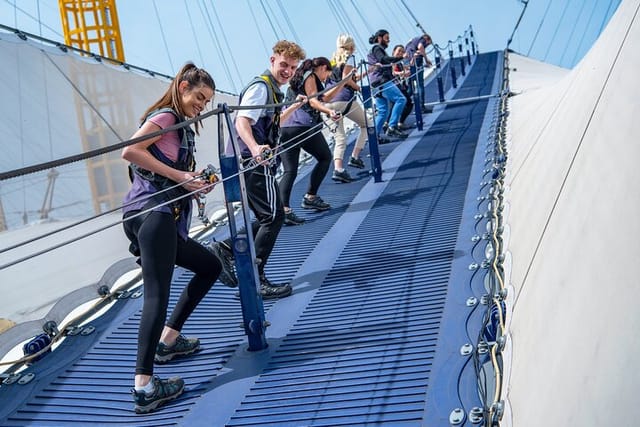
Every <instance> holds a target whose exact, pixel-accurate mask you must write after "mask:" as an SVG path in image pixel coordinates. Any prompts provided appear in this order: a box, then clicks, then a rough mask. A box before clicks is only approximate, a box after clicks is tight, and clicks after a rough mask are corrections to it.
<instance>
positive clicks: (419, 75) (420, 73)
mask: <svg viewBox="0 0 640 427" xmlns="http://www.w3.org/2000/svg"><path fill="white" fill-rule="evenodd" d="M415 62H416V74H415V75H416V82H417V86H418V94H420V105H424V58H423V57H422V56H416V61H415Z"/></svg>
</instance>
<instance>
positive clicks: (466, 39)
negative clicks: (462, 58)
mask: <svg viewBox="0 0 640 427" xmlns="http://www.w3.org/2000/svg"><path fill="white" fill-rule="evenodd" d="M464 43H465V45H466V46H467V65H471V54H470V53H469V37H465V38H464Z"/></svg>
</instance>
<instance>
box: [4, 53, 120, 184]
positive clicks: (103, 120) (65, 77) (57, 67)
mask: <svg viewBox="0 0 640 427" xmlns="http://www.w3.org/2000/svg"><path fill="white" fill-rule="evenodd" d="M43 53H44V55H45V57H46V58H47V59H48V60H49V62H51V64H52V65H53V66H54V67H55V68H56V69H57V70H58V72H59V73H60V75H61V76H62V77H64V79H65V80H66V81H67V83H69V85H70V86H71V87H72V88H73V90H74V91H76V92H77V94H78V95H79V96H80V97H81V98H82V99H83V100H84V102H86V103H87V105H88V106H89V107H90V108H91V110H92V111H93V112H94V113H95V115H96V116H98V117H99V118H100V119H101V120H102V122H104V124H105V125H106V126H107V128H108V129H109V130H110V131H111V132H113V134H114V135H115V136H116V137H117V138H118V139H122V138H121V137H120V135H119V134H118V132H117V131H116V130H115V128H114V127H113V126H111V123H109V120H107V118H106V117H104V116H103V115H102V114H101V113H100V111H99V110H98V108H96V106H94V105H93V104H92V103H91V101H90V100H89V98H87V97H86V96H85V95H84V93H82V91H81V90H80V88H79V87H78V86H77V85H76V84H75V83H74V82H73V81H71V79H70V78H69V77H68V76H67V75H66V74H65V73H64V71H63V70H62V69H61V68H60V67H59V66H58V64H56V62H55V61H54V60H53V59H52V58H51V56H49V54H48V53H47V52H43ZM0 181H2V178H0Z"/></svg>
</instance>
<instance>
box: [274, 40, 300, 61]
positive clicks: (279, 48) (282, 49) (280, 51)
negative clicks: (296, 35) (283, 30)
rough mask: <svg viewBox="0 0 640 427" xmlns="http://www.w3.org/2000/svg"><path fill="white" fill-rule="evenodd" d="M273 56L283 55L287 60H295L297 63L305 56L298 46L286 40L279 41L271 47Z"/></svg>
mask: <svg viewBox="0 0 640 427" xmlns="http://www.w3.org/2000/svg"><path fill="white" fill-rule="evenodd" d="M273 54H274V55H283V56H285V57H287V58H292V59H297V60H299V61H302V60H303V59H305V58H306V56H307V55H306V53H305V52H304V50H303V49H302V48H301V47H300V46H298V45H297V44H296V43H294V42H290V41H288V40H279V41H278V42H277V43H276V44H275V45H274V46H273Z"/></svg>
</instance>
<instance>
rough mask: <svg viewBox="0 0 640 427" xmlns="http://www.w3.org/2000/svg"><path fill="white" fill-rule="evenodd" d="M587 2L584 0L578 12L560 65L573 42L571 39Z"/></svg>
mask: <svg viewBox="0 0 640 427" xmlns="http://www.w3.org/2000/svg"><path fill="white" fill-rule="evenodd" d="M586 4H587V3H586V2H582V5H581V6H580V11H579V12H578V16H577V18H576V22H575V23H574V24H573V25H572V26H571V33H569V37H568V38H567V43H566V44H565V45H564V49H563V51H562V55H561V56H560V61H559V65H560V66H562V61H563V60H564V55H565V54H566V53H567V49H569V44H570V43H571V39H572V38H573V35H574V34H575V32H576V28H577V27H578V21H579V20H580V17H581V16H582V12H583V11H584V7H585V5H586ZM585 31H586V30H585ZM571 65H572V64H571Z"/></svg>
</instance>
